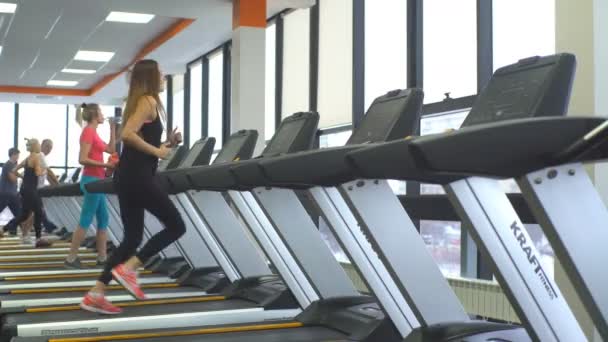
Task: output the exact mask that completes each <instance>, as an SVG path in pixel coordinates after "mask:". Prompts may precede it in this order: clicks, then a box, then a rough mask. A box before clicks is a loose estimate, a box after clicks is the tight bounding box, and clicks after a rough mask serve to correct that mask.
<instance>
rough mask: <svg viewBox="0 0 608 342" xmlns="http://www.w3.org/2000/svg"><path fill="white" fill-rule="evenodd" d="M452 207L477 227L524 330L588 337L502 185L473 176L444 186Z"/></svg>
mask: <svg viewBox="0 0 608 342" xmlns="http://www.w3.org/2000/svg"><path fill="white" fill-rule="evenodd" d="M445 189H446V192H447V194H448V198H450V200H451V201H452V203H453V204H454V208H455V209H456V211H457V212H458V214H459V215H460V217H461V218H462V221H463V222H466V223H467V226H468V227H473V229H472V230H471V235H472V236H473V238H475V240H476V243H477V246H479V247H480V248H483V249H484V250H485V252H486V253H487V255H489V256H490V259H491V260H492V262H493V264H494V266H495V272H496V277H497V278H498V280H499V283H500V285H501V287H502V289H503V291H504V292H505V294H506V296H507V298H509V302H510V303H511V305H512V306H513V308H514V309H515V311H516V313H517V315H518V317H519V318H520V319H521V320H522V323H523V324H524V326H525V327H526V330H527V331H528V333H529V334H530V337H532V338H533V339H535V340H539V341H585V340H586V337H585V335H584V333H583V331H582V330H581V328H580V326H579V325H578V322H577V320H576V318H575V317H574V315H573V313H572V311H571V310H570V307H569V306H568V303H567V302H566V301H565V299H564V297H563V296H562V294H561V292H560V289H559V287H558V286H557V284H556V283H555V281H554V280H553V279H552V278H551V277H549V275H548V274H547V273H546V271H545V270H544V268H543V265H542V264H541V262H540V254H539V253H538V251H537V250H536V247H535V246H534V242H533V240H532V239H531V238H530V235H529V234H528V232H527V231H526V229H525V227H524V226H523V224H522V223H521V220H520V219H519V217H518V216H517V213H516V212H515V210H514V209H513V206H512V205H511V203H510V202H509V199H508V198H507V196H506V194H505V193H504V192H503V191H502V189H501V187H500V184H499V181H498V180H495V179H489V178H481V177H470V178H467V179H463V180H459V181H456V182H453V183H450V184H449V185H446V186H445Z"/></svg>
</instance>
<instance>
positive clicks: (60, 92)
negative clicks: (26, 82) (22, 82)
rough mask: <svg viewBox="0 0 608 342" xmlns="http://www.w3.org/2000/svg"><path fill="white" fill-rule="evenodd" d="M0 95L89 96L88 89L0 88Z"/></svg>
mask: <svg viewBox="0 0 608 342" xmlns="http://www.w3.org/2000/svg"><path fill="white" fill-rule="evenodd" d="M0 93H17V94H37V95H52V96H89V95H90V91H89V90H88V89H61V88H45V87H21V86H0Z"/></svg>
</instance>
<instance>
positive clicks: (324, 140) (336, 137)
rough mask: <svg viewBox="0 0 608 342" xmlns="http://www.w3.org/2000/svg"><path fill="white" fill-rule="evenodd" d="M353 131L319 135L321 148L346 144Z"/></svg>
mask: <svg viewBox="0 0 608 342" xmlns="http://www.w3.org/2000/svg"><path fill="white" fill-rule="evenodd" d="M351 134H352V131H350V130H348V131H343V132H337V133H330V134H323V135H322V136H320V137H319V148H326V147H337V146H344V145H346V141H347V140H348V138H350V136H351Z"/></svg>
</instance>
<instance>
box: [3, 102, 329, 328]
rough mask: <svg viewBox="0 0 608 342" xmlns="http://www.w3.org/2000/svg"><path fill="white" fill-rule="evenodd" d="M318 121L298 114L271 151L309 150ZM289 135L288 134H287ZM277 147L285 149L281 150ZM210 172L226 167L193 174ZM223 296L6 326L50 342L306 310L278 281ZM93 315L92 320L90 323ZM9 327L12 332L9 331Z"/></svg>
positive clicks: (27, 318)
mask: <svg viewBox="0 0 608 342" xmlns="http://www.w3.org/2000/svg"><path fill="white" fill-rule="evenodd" d="M317 123H318V114H316V113H297V114H294V115H292V116H290V117H288V118H286V119H284V121H283V123H282V125H281V127H279V129H278V130H277V133H276V135H275V138H273V141H272V142H271V144H269V147H268V148H267V150H268V149H271V150H280V151H290V150H293V149H294V148H300V149H301V148H305V147H309V146H310V145H311V144H312V142H313V139H314V136H315V132H316V130H317ZM286 132H287V133H288V134H285V133H286ZM277 137H278V138H277ZM287 137H288V138H287ZM285 138H287V139H285ZM277 144H278V145H279V146H284V147H282V148H278V147H277ZM207 168H208V169H213V168H221V164H220V165H213V166H208V167H197V168H192V170H200V169H207ZM308 286H310V285H308ZM223 296H225V297H228V299H227V300H223V301H217V300H213V301H199V302H196V303H181V304H174V305H166V306H160V305H157V306H154V307H152V306H151V307H147V308H142V307H132V308H131V307H129V308H128V309H127V310H125V311H126V312H125V313H123V314H122V315H121V316H120V317H118V318H105V317H104V318H103V319H97V320H93V319H92V318H93V317H97V318H99V316H97V315H95V314H89V313H87V312H83V311H71V312H52V313H49V312H45V313H32V314H22V315H7V316H6V317H5V321H6V322H9V323H10V324H5V326H4V328H5V333H4V335H7V336H8V335H9V334H12V335H19V336H47V337H46V338H47V339H48V336H61V335H64V334H67V335H73V334H79V333H82V332H83V331H89V332H92V331H93V330H89V329H91V327H94V331H96V332H99V333H104V332H112V331H116V332H119V333H120V332H121V331H123V332H124V331H133V330H139V329H142V328H145V327H149V328H152V327H155V326H159V325H162V326H165V327H168V328H171V327H180V328H181V327H189V326H200V325H223V324H227V323H230V324H234V323H252V324H258V325H259V322H269V321H273V322H274V321H277V322H281V324H284V323H283V322H284V321H285V320H291V319H292V318H293V317H294V316H295V315H296V314H298V313H299V312H301V309H300V308H298V307H299V303H298V302H297V301H296V299H295V298H294V296H293V295H292V294H291V292H290V291H289V290H288V289H287V287H286V286H285V285H284V284H282V282H280V281H279V280H277V279H276V277H269V278H266V277H259V278H256V279H251V278H247V279H241V280H239V281H238V282H237V283H236V284H232V286H230V287H229V288H228V289H227V290H226V291H225V292H224V293H223ZM88 317H90V318H91V319H87V318H88ZM83 319H84V320H83ZM277 324H279V323H277ZM289 324H291V323H289ZM8 326H10V327H11V328H10V329H9V328H8ZM43 339H44V337H43Z"/></svg>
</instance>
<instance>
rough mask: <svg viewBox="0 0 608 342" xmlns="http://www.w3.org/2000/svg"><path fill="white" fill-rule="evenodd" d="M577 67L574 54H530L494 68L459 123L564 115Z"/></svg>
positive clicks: (469, 123)
mask: <svg viewBox="0 0 608 342" xmlns="http://www.w3.org/2000/svg"><path fill="white" fill-rule="evenodd" d="M575 69H576V58H575V57H574V55H571V54H567V53H563V54H557V55H552V56H546V57H531V58H526V59H522V60H520V61H519V62H517V63H515V64H512V65H508V66H505V67H503V68H500V69H498V70H496V72H495V73H494V75H493V76H492V79H491V80H490V82H489V83H488V85H487V86H486V88H485V89H484V90H483V91H482V92H481V93H480V95H479V97H478V98H477V101H476V102H475V104H474V105H473V108H472V109H471V112H470V113H469V115H468V116H467V118H466V119H465V121H464V122H463V124H462V127H465V126H472V125H478V124H483V123H489V122H496V121H504V120H512V119H522V118H528V117H535V116H563V115H565V114H566V111H567V109H568V103H569V101H570V92H571V89H572V83H573V80H574V73H575Z"/></svg>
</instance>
